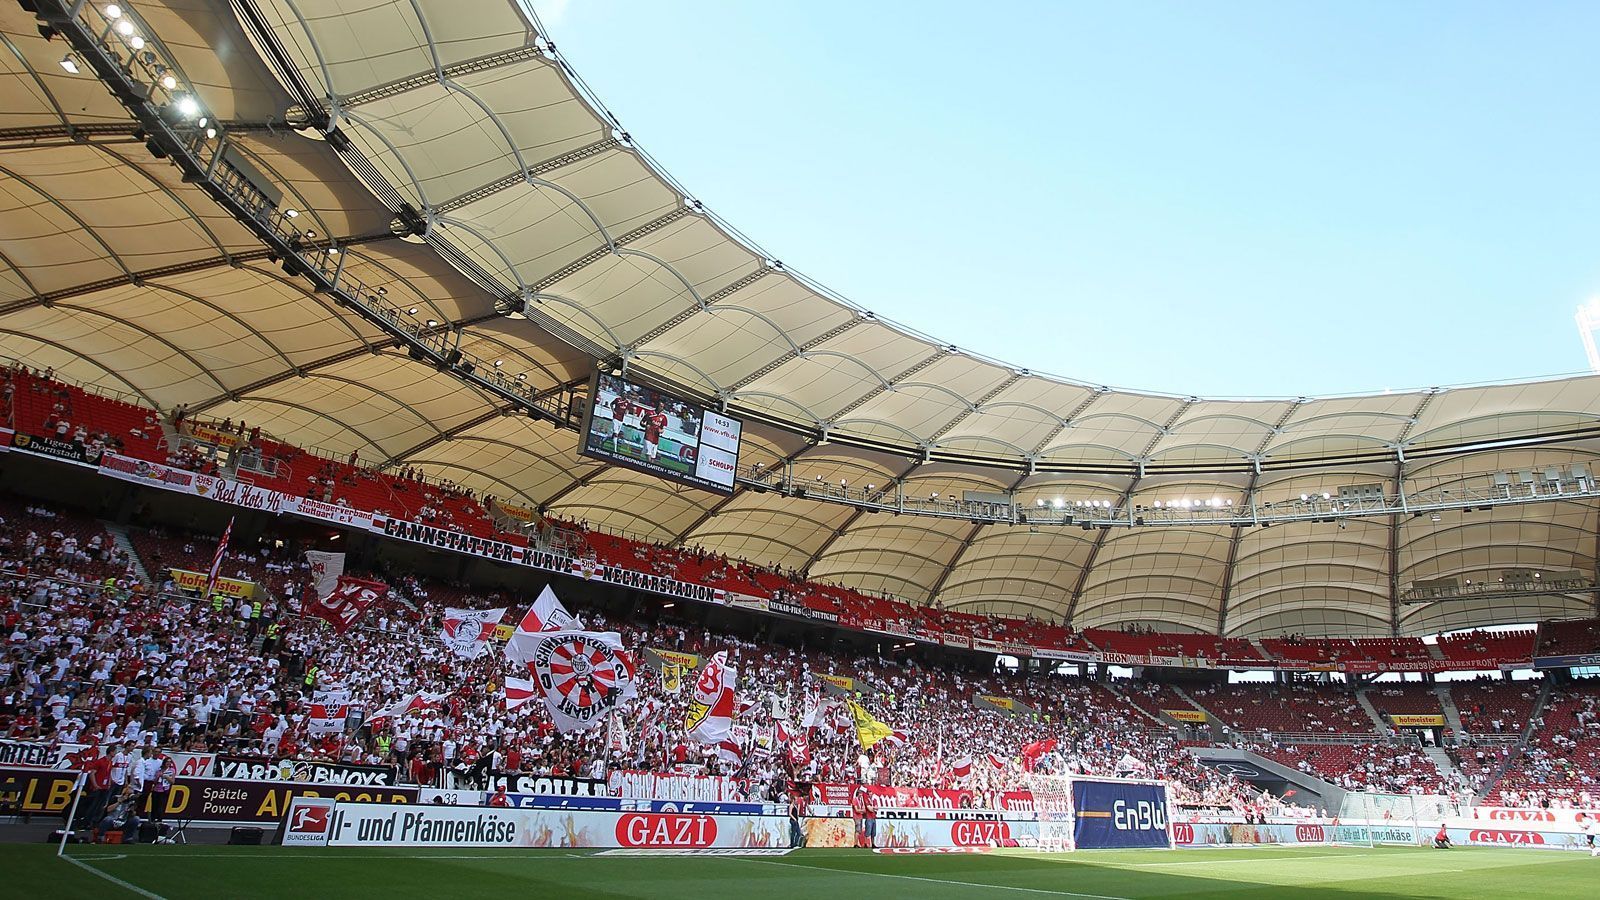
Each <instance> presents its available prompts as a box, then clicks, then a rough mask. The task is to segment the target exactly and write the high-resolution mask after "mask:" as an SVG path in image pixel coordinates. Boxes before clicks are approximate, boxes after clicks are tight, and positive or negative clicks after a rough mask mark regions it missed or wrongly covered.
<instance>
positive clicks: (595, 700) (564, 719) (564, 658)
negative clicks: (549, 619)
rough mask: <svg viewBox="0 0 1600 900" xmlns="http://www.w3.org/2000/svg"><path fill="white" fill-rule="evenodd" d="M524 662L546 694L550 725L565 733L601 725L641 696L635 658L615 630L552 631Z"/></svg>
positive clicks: (536, 645)
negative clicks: (609, 716) (625, 701)
mask: <svg viewBox="0 0 1600 900" xmlns="http://www.w3.org/2000/svg"><path fill="white" fill-rule="evenodd" d="M530 643H532V642H531V641H530ZM523 661H524V662H526V663H527V666H528V671H529V672H531V673H533V678H534V681H535V682H536V683H537V684H538V687H539V690H540V692H542V693H543V694H544V705H545V710H546V711H548V712H549V713H550V721H551V722H553V723H555V726H556V727H557V728H559V729H560V730H561V731H562V732H563V733H565V732H570V731H587V730H589V729H590V728H593V727H595V726H596V725H599V724H600V723H601V722H602V721H604V720H605V718H606V716H607V715H608V714H609V713H610V712H611V711H612V710H613V709H616V708H617V706H618V705H620V704H621V703H622V701H624V700H627V699H628V698H630V697H636V696H638V694H639V688H638V684H637V681H638V679H637V677H636V675H635V672H634V667H633V659H632V658H631V657H629V656H628V654H627V653H625V652H623V650H622V636H621V635H619V634H617V633H616V632H615V631H547V632H545V633H543V634H541V635H539V636H538V639H537V642H536V643H533V646H532V650H531V653H530V654H529V656H528V658H527V659H526V660H523Z"/></svg>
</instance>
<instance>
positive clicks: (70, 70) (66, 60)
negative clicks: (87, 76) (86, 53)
mask: <svg viewBox="0 0 1600 900" xmlns="http://www.w3.org/2000/svg"><path fill="white" fill-rule="evenodd" d="M61 68H63V69H66V70H67V74H68V75H76V74H78V61H77V60H75V59H73V58H72V54H71V53H68V54H67V55H66V56H63V57H61Z"/></svg>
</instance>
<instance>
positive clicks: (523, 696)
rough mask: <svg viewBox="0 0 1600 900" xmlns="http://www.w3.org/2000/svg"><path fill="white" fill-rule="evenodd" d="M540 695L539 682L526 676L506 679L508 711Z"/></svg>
mask: <svg viewBox="0 0 1600 900" xmlns="http://www.w3.org/2000/svg"><path fill="white" fill-rule="evenodd" d="M537 696H539V682H537V681H529V680H528V679H525V678H507V679H506V712H510V711H512V710H513V709H516V708H517V707H519V706H521V705H522V704H524V703H527V702H528V701H529V700H532V699H533V698H534V697H537Z"/></svg>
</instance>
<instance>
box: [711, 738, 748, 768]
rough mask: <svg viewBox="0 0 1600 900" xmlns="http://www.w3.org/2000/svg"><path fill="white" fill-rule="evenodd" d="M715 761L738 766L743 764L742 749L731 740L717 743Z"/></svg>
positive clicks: (736, 742) (737, 743)
mask: <svg viewBox="0 0 1600 900" xmlns="http://www.w3.org/2000/svg"><path fill="white" fill-rule="evenodd" d="M717 759H720V760H722V761H723V762H725V763H729V764H731V765H735V766H737V765H740V764H742V763H743V762H744V748H743V747H741V746H740V745H739V742H738V741H735V740H732V739H727V740H722V741H718V742H717Z"/></svg>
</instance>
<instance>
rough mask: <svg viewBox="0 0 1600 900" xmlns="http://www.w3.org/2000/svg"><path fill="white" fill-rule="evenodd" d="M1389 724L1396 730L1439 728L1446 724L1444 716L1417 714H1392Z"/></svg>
mask: <svg viewBox="0 0 1600 900" xmlns="http://www.w3.org/2000/svg"><path fill="white" fill-rule="evenodd" d="M1389 724H1391V725H1393V726H1394V727H1396V728H1438V727H1440V726H1442V725H1443V724H1444V716H1443V715H1436V716H1429V715H1420V714H1417V713H1390V714H1389Z"/></svg>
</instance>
